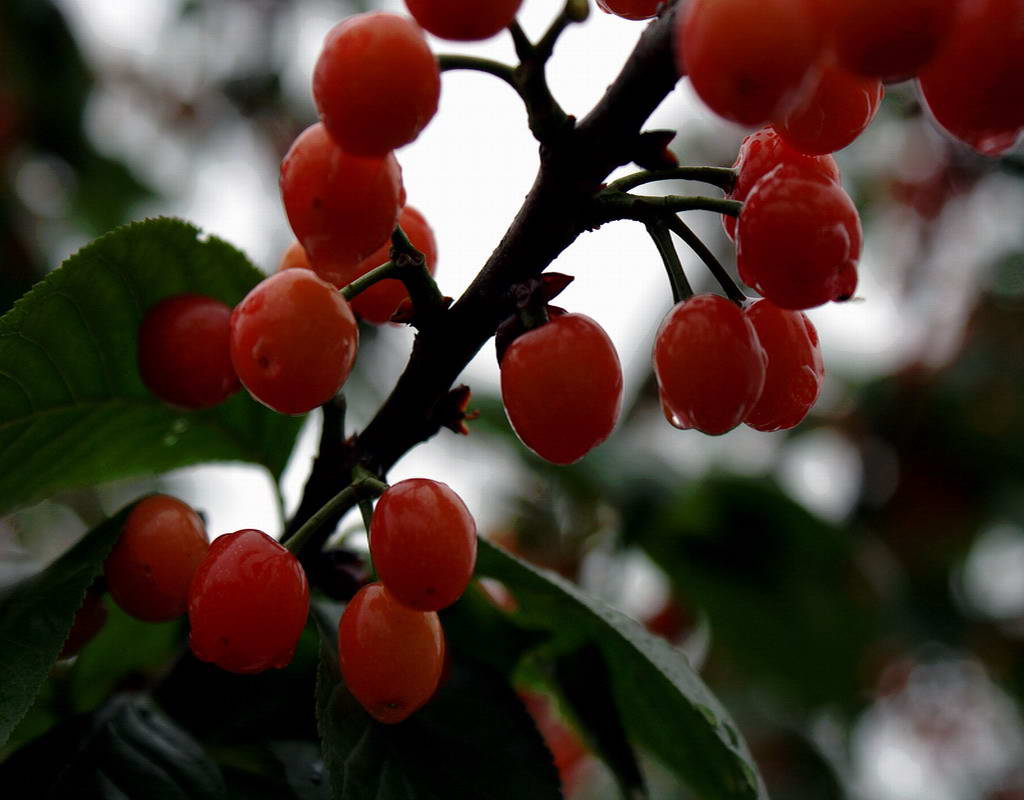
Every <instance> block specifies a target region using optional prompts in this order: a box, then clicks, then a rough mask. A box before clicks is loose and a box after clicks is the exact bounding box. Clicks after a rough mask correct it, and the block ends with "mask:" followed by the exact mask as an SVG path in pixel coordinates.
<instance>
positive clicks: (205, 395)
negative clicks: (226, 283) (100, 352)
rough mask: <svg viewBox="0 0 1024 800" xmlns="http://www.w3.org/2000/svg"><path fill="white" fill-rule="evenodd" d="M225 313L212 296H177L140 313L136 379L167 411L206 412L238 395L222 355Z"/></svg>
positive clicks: (226, 354) (226, 357)
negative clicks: (138, 377) (169, 408)
mask: <svg viewBox="0 0 1024 800" xmlns="http://www.w3.org/2000/svg"><path fill="white" fill-rule="evenodd" d="M230 317H231V309H230V308H228V307H227V306H226V305H224V303H221V302H220V301H219V300H214V299H213V298H212V297H203V296H202V295H198V294H179V295H175V296H174V297H168V298H165V299H163V300H161V301H160V302H159V303H157V304H156V305H155V306H153V307H152V308H150V309H149V311H147V312H146V315H145V317H143V320H142V325H141V326H140V327H139V348H138V363H139V374H140V375H141V376H142V382H143V383H144V384H146V388H147V389H149V391H151V392H152V393H153V394H155V395H156V396H157V397H159V398H160V399H161V400H163V401H164V402H165V403H169V404H170V405H173V406H180V407H181V408H187V409H198V408H210V407H211V406H215V405H217V404H218V403H221V402H223V401H224V400H226V399H227V398H228V397H230V396H231V395H232V394H234V393H235V392H236V391H238V389H239V388H240V387H239V383H238V376H237V375H235V370H234V368H233V367H232V366H231V355H230V353H229V352H228V337H229V333H228V320H229V319H230Z"/></svg>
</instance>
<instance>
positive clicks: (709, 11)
mask: <svg viewBox="0 0 1024 800" xmlns="http://www.w3.org/2000/svg"><path fill="white" fill-rule="evenodd" d="M814 2H815V0H692V2H690V3H689V5H688V6H687V8H686V10H685V13H680V14H679V21H678V28H677V30H676V63H677V66H678V67H679V71H680V74H681V75H689V77H690V81H691V83H692V84H693V88H694V91H696V93H697V95H698V96H699V97H700V98H701V100H703V101H704V102H705V103H706V104H707V105H708V107H709V108H710V109H711V110H712V111H714V112H715V113H716V114H718V115H719V116H720V117H724V118H725V119H728V120H731V121H733V122H738V123H739V124H740V125H751V126H752V125H760V124H762V123H764V122H767V121H768V120H770V119H772V118H773V117H774V116H776V115H777V114H778V113H780V112H781V111H782V110H784V108H785V106H786V105H787V104H788V103H789V102H791V101H792V100H793V98H794V97H795V96H796V95H797V94H798V93H799V92H800V90H801V89H802V88H803V85H804V83H805V81H806V80H807V78H808V77H809V76H812V75H813V73H812V68H813V67H814V65H815V63H816V62H817V60H818V56H819V54H820V52H821V49H822V45H823V43H824V33H825V31H824V29H823V26H822V24H821V20H820V19H819V16H818V15H817V14H816V13H815V12H814V9H813V3H814Z"/></svg>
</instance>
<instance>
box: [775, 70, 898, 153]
mask: <svg viewBox="0 0 1024 800" xmlns="http://www.w3.org/2000/svg"><path fill="white" fill-rule="evenodd" d="M883 94H884V89H883V88H882V82H881V81H880V80H878V79H877V78H865V77H863V76H861V75H855V74H854V73H852V72H849V71H847V70H845V69H843V68H842V67H840V66H837V65H836V64H834V63H832V62H831V61H824V62H822V63H821V65H820V76H819V78H818V82H817V83H816V84H815V88H814V91H812V92H808V93H806V94H804V95H803V96H802V97H801V98H800V99H799V100H798V101H797V102H796V103H795V104H794V105H793V106H792V107H790V108H789V109H788V110H787V111H786V112H785V113H784V114H782V115H781V116H780V117H778V118H777V119H776V120H775V127H776V128H777V129H778V131H779V133H780V134H781V135H782V137H783V138H784V139H785V140H786V143H787V144H789V145H790V146H791V147H793V149H795V150H798V151H799V152H801V153H806V154H808V155H816V156H820V155H826V154H828V153H834V152H836V151H837V150H842V149H843V148H844V147H846V146H847V145H849V144H852V143H853V141H854V140H855V139H856V138H857V137H858V136H860V135H861V134H862V133H863V132H864V131H865V130H866V129H867V127H868V125H870V124H871V120H873V119H874V118H875V114H877V113H878V107H879V106H880V105H881V103H882V96H883Z"/></svg>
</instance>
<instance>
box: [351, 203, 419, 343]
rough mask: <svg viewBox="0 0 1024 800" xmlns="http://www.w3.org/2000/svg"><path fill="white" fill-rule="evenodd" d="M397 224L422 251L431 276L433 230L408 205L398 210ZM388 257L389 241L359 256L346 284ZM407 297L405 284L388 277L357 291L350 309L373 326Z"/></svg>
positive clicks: (389, 314) (387, 318)
mask: <svg viewBox="0 0 1024 800" xmlns="http://www.w3.org/2000/svg"><path fill="white" fill-rule="evenodd" d="M398 224H399V225H401V226H402V230H403V231H405V235H406V236H408V237H409V241H410V242H411V243H412V246H413V247H415V248H416V249H417V250H419V251H420V252H421V253H423V258H424V260H425V261H426V264H427V271H428V272H429V273H430V274H431V275H433V274H434V271H435V270H436V269H437V241H436V240H435V239H434V231H433V230H431V228H430V225H428V224H427V220H426V219H425V218H424V217H423V215H422V214H421V213H420V212H419V211H417V210H416V209H415V208H413V207H412V206H406V207H405V208H403V209H402V215H401V216H400V217H399V218H398ZM390 257H391V243H390V242H388V243H386V244H384V245H383V246H381V248H380V249H379V250H377V252H375V253H374V254H373V255H371V256H370V257H368V258H365V259H363V261H361V262H360V263H359V264H358V265H357V266H356V268H355V269H354V270H353V271H352V274H351V276H349V277H348V278H347V280H346V283H348V282H350V281H352V280H355V278H358V277H360V276H361V275H365V274H366V273H367V272H369V271H370V270H371V269H374V268H375V267H379V266H380V265H381V264H383V263H384V262H386V261H387V260H388V259H389V258H390ZM408 296H409V293H408V292H407V291H406V290H405V284H403V283H402V282H401V281H400V280H397V279H394V278H389V279H388V280H386V281H381V282H380V283H375V284H374V285H373V286H371V287H370V288H369V289H367V290H366V291H364V292H360V293H359V294H357V295H356V296H355V297H353V298H352V310H353V311H355V312H356V314H358V315H359V317H360V318H361V319H363V320H366V321H367V322H370V323H372V324H374V325H383V324H384V323H385V322H387V321H388V320H390V319H391V315H392V314H394V313H395V309H397V308H398V306H399V305H400V304H401V302H402V301H403V300H405V299H406V298H407V297H408Z"/></svg>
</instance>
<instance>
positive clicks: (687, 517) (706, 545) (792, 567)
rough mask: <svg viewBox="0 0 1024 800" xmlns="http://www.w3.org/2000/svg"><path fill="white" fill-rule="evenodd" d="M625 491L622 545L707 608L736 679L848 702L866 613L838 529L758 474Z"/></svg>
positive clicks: (793, 695)
mask: <svg viewBox="0 0 1024 800" xmlns="http://www.w3.org/2000/svg"><path fill="white" fill-rule="evenodd" d="M627 494H628V495H629V496H628V498H627V500H626V502H625V506H624V523H625V539H626V541H628V542H632V543H635V544H638V545H639V546H641V547H642V548H644V549H645V550H646V551H647V552H648V554H649V555H650V556H651V558H652V559H653V560H654V561H655V562H657V563H658V564H659V565H660V566H661V567H662V568H663V569H664V570H665V571H666V572H667V573H668V575H669V577H670V579H671V581H672V584H673V586H674V588H675V591H676V592H677V593H678V594H679V596H680V597H682V598H685V599H686V600H688V601H689V602H692V603H693V604H694V605H695V606H697V607H698V608H699V609H700V610H701V611H703V612H705V613H706V614H707V615H708V618H709V619H710V622H711V629H712V636H713V638H714V640H716V641H717V642H719V643H720V644H721V646H722V647H723V648H725V649H726V650H728V652H729V654H730V656H731V657H732V659H733V661H734V662H735V663H736V664H737V665H738V666H739V668H741V669H742V670H743V681H744V682H749V683H753V684H761V685H769V686H771V687H772V688H774V689H776V690H779V691H782V692H784V693H785V694H786V695H788V696H789V698H790V699H791V700H795V701H799V702H800V703H801V704H803V705H805V706H814V705H817V704H821V703H826V702H839V703H850V702H854V701H855V700H856V697H857V685H858V669H859V665H860V664H861V656H862V654H863V652H864V650H865V648H866V646H867V643H868V641H869V640H870V635H871V633H872V618H871V615H870V613H869V606H870V603H869V602H868V597H867V596H866V595H867V593H868V587H867V585H866V583H865V582H864V581H863V578H862V577H861V576H860V573H859V572H858V569H857V566H856V562H855V561H854V558H853V548H852V546H851V540H850V539H849V538H848V537H847V536H846V535H844V534H843V533H841V532H840V531H839V530H838V529H836V528H834V527H832V526H831V525H829V524H827V523H825V522H823V521H822V520H820V519H818V518H817V517H814V516H813V515H811V514H810V513H809V512H808V511H806V510H805V509H804V508H803V507H801V506H800V505H798V504H797V503H795V502H794V501H792V500H791V499H789V498H788V497H787V496H786V495H785V494H783V493H782V492H781V491H780V490H779V489H778V488H777V487H775V486H774V485H773V484H771V483H770V482H767V481H762V480H757V479H748V478H740V477H732V476H719V477H711V478H708V479H705V480H704V481H702V482H700V483H697V484H691V485H688V486H687V487H685V488H683V489H682V490H673V488H671V487H668V486H665V485H659V484H657V483H655V482H653V481H645V482H642V483H640V482H637V483H636V484H634V485H633V486H632V487H631V488H630V489H629V490H627Z"/></svg>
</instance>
